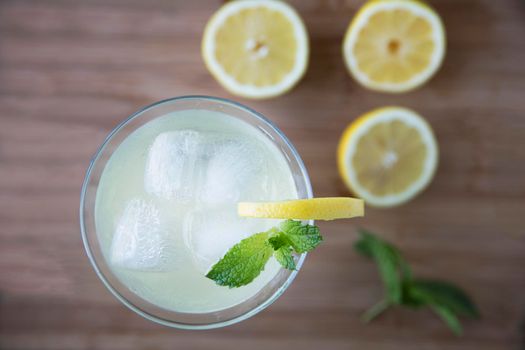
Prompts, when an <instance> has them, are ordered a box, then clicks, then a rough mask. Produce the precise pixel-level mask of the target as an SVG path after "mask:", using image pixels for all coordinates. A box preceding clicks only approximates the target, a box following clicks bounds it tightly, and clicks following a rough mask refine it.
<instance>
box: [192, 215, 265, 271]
mask: <svg viewBox="0 0 525 350" xmlns="http://www.w3.org/2000/svg"><path fill="white" fill-rule="evenodd" d="M257 224H259V225H260V222H257ZM259 228H260V226H259ZM254 229H255V228H254V221H253V220H251V221H249V220H247V219H245V218H239V217H238V216H237V214H236V212H235V208H234V206H232V207H231V208H227V209H223V208H221V209H220V210H215V211H195V212H192V213H188V215H187V216H186V219H185V224H184V243H185V245H186V247H187V248H188V250H189V251H190V253H191V256H192V258H193V261H194V263H195V266H196V268H197V269H198V270H199V271H200V272H202V273H203V274H205V273H207V272H208V270H209V269H210V268H211V267H212V266H213V265H214V264H215V263H216V262H218V261H219V260H220V259H221V258H222V256H223V255H224V254H225V253H226V252H227V251H228V250H229V249H230V248H231V247H233V246H234V245H235V244H237V243H239V242H240V241H241V240H242V239H243V238H246V237H248V236H250V235H252V234H254V233H255V232H252V231H253V230H254Z"/></svg>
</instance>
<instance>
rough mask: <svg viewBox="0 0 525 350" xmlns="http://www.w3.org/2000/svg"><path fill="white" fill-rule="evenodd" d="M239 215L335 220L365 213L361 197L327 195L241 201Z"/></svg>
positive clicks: (238, 208) (238, 206) (238, 209)
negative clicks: (308, 197)
mask: <svg viewBox="0 0 525 350" xmlns="http://www.w3.org/2000/svg"><path fill="white" fill-rule="evenodd" d="M237 213H238V214H239V216H246V217H252V218H271V219H296V220H335V219H345V218H353V217H357V216H363V215H364V203H363V201H362V200H361V199H357V198H347V197H326V198H310V199H295V200H288V201H279V202H241V203H238V205H237Z"/></svg>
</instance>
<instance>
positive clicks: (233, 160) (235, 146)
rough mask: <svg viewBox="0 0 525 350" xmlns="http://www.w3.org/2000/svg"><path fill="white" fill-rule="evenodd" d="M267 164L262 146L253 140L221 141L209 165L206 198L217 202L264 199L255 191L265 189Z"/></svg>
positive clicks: (206, 200) (258, 191)
mask: <svg viewBox="0 0 525 350" xmlns="http://www.w3.org/2000/svg"><path fill="white" fill-rule="evenodd" d="M266 166H267V165H266V162H265V161H264V158H263V155H262V153H261V150H260V149H259V148H258V147H257V146H256V145H255V144H254V143H252V142H251V141H249V140H243V139H228V140H223V141H220V142H217V143H216V144H215V149H214V152H212V153H211V157H210V159H209V161H208V166H207V169H206V179H205V185H204V186H205V190H204V191H202V199H203V201H204V202H207V203H210V204H217V203H233V202H237V201H239V200H259V199H264V198H258V197H254V195H257V194H258V195H261V194H262V193H264V189H265V186H267V177H266V175H265V174H266V173H267V171H266V169H265V167H266ZM261 190H263V191H261Z"/></svg>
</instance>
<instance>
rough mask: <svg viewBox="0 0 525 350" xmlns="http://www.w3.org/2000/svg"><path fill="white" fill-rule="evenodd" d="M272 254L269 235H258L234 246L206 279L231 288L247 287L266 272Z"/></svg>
mask: <svg viewBox="0 0 525 350" xmlns="http://www.w3.org/2000/svg"><path fill="white" fill-rule="evenodd" d="M272 253H273V249H272V247H271V246H270V244H269V243H268V233H267V232H261V233H256V234H254V235H253V236H250V237H248V238H246V239H243V240H242V241H240V242H239V243H237V244H236V245H234V246H233V247H232V248H231V249H230V250H229V251H228V252H227V253H226V255H224V257H223V258H222V259H221V260H219V262H217V263H216V264H215V265H213V267H212V268H211V270H210V271H209V272H208V273H207V274H206V277H208V278H210V279H212V280H214V281H215V282H216V283H217V284H219V285H221V286H228V287H230V288H234V287H241V286H244V285H247V284H248V283H250V282H252V281H253V280H254V279H255V278H256V277H257V276H259V274H260V273H261V271H262V270H264V266H265V265H266V263H267V262H268V259H270V257H271V256H272Z"/></svg>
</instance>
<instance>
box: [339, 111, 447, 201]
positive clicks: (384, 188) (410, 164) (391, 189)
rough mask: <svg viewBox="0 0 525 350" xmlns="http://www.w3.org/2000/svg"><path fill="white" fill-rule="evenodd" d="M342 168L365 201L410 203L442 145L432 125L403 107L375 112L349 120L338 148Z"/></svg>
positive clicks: (430, 171) (425, 181)
mask: <svg viewBox="0 0 525 350" xmlns="http://www.w3.org/2000/svg"><path fill="white" fill-rule="evenodd" d="M337 159H338V166H339V172H340V174H341V176H342V178H343V179H344V181H345V183H346V184H347V186H348V187H349V189H350V190H351V191H352V192H353V193H354V194H356V195H357V196H358V197H360V198H362V199H364V200H365V202H366V203H367V204H370V205H372V206H377V207H390V206H395V205H399V204H402V203H405V202H407V201H408V200H410V199H412V198H413V197H415V196H416V195H417V194H418V193H419V192H421V191H422V190H423V189H424V188H425V187H426V186H427V185H428V184H429V183H430V181H431V180H432V177H433V175H434V173H435V170H436V168H437V164H438V146H437V143H436V139H435V137H434V133H433V132H432V129H431V127H430V125H429V124H428V123H427V122H426V121H425V120H424V119H423V118H422V117H421V116H419V115H418V114H417V113H415V112H414V111H412V110H409V109H406V108H401V107H385V108H380V109H376V110H373V111H371V112H369V113H367V114H365V115H363V116H361V117H359V118H358V119H356V120H355V121H354V122H353V123H352V124H350V125H349V126H348V127H347V128H346V130H345V131H344V132H343V136H342V137H341V140H340V142H339V147H338V154H337Z"/></svg>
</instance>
